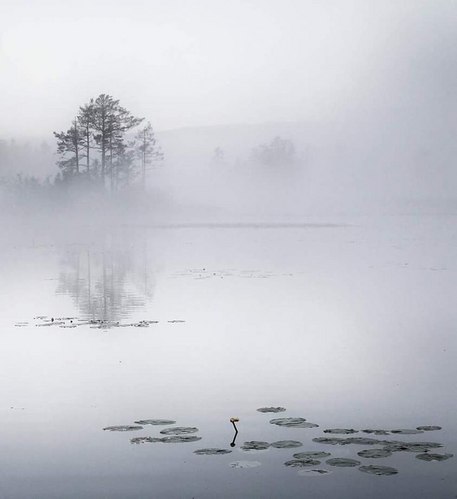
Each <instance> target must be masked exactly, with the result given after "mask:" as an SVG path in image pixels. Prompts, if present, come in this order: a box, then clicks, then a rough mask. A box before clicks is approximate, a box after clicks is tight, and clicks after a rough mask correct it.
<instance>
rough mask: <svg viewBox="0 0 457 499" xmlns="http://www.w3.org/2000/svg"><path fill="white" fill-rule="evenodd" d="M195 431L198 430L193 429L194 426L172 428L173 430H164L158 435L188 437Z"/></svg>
mask: <svg viewBox="0 0 457 499" xmlns="http://www.w3.org/2000/svg"><path fill="white" fill-rule="evenodd" d="M197 431H198V428H195V426H174V427H173V428H165V429H164V430H162V431H161V432H160V433H161V434H162V435H188V434H189V433H196V432H197Z"/></svg>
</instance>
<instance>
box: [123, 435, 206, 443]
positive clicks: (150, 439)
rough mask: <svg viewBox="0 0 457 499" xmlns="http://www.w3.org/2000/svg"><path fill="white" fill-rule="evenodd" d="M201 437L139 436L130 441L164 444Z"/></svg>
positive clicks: (193, 440)
mask: <svg viewBox="0 0 457 499" xmlns="http://www.w3.org/2000/svg"><path fill="white" fill-rule="evenodd" d="M201 439H202V438H201V437H196V436H195V435H172V436H169V437H162V438H158V437H137V438H132V439H131V440H130V442H131V443H132V444H143V443H155V442H160V443H163V444H180V443H187V442H197V441H198V440H201Z"/></svg>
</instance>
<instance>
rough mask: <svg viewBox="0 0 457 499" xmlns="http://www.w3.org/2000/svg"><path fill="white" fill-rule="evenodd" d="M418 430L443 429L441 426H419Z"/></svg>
mask: <svg viewBox="0 0 457 499" xmlns="http://www.w3.org/2000/svg"><path fill="white" fill-rule="evenodd" d="M416 430H422V431H437V430H442V428H441V426H418V427H417V428H416Z"/></svg>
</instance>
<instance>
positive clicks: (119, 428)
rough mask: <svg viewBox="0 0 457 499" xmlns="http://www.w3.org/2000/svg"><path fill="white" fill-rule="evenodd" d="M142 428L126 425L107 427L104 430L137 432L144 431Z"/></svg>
mask: <svg viewBox="0 0 457 499" xmlns="http://www.w3.org/2000/svg"><path fill="white" fill-rule="evenodd" d="M142 429H143V427H142V426H129V425H124V426H107V427H106V428H103V430H105V431H136V430H142Z"/></svg>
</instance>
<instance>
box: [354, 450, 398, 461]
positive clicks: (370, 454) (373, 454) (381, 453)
mask: <svg viewBox="0 0 457 499" xmlns="http://www.w3.org/2000/svg"><path fill="white" fill-rule="evenodd" d="M357 455H358V456H360V457H366V458H369V459H377V458H381V457H388V456H391V455H392V451H390V450H388V449H366V450H361V451H360V452H357Z"/></svg>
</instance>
